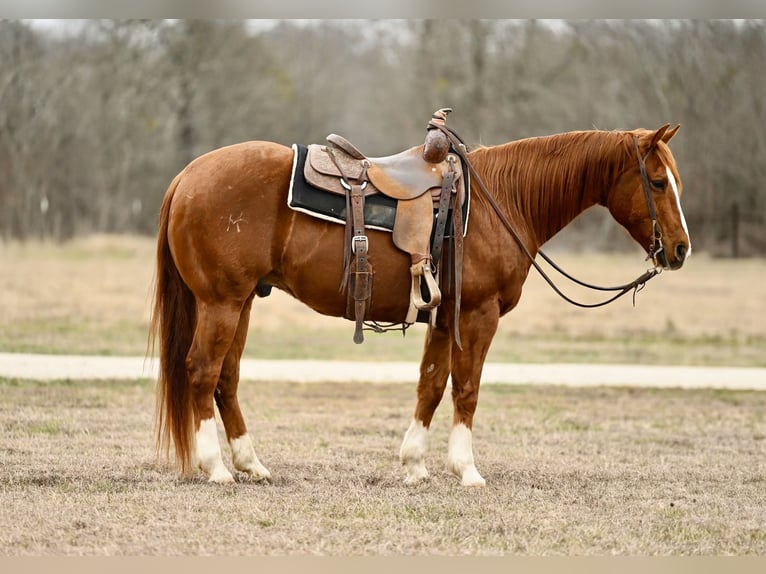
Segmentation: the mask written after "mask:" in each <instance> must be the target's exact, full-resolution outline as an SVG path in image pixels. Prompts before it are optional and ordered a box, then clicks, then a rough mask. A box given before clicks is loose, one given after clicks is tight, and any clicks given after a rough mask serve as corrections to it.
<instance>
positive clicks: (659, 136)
mask: <svg viewBox="0 0 766 574" xmlns="http://www.w3.org/2000/svg"><path fill="white" fill-rule="evenodd" d="M669 127H670V124H665V125H664V126H662V127H661V128H660V129H658V130H657V131H656V132H654V133H653V134H652V135H651V141H650V142H649V149H652V148H653V147H654V146H656V145H657V142H659V141H660V140H662V141H665V137H664V136H665V132H666V131H668V128H669Z"/></svg>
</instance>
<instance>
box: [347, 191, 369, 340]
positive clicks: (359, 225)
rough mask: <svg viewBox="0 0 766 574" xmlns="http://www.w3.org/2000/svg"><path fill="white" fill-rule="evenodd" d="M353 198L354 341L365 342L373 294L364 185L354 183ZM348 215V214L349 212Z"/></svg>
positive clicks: (350, 193) (350, 192) (351, 193)
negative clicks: (369, 301)
mask: <svg viewBox="0 0 766 574" xmlns="http://www.w3.org/2000/svg"><path fill="white" fill-rule="evenodd" d="M348 195H349V197H350V198H351V214H350V215H351V220H352V226H353V236H352V237H351V252H352V254H353V256H354V260H355V261H356V267H355V269H354V273H353V277H354V279H353V281H352V283H353V285H352V287H353V294H352V297H353V300H354V320H355V322H356V327H355V329H354V343H357V344H360V343H362V342H364V335H363V333H362V330H363V327H364V316H365V314H366V313H367V302H368V300H369V298H370V295H371V294H372V289H371V287H372V285H371V279H372V277H371V275H372V274H371V273H370V270H369V266H368V264H367V249H368V240H367V235H365V232H364V231H365V230H364V192H363V191H362V186H361V185H359V184H358V183H357V184H353V185H352V186H351V190H350V191H349V192H348ZM347 215H348V214H347Z"/></svg>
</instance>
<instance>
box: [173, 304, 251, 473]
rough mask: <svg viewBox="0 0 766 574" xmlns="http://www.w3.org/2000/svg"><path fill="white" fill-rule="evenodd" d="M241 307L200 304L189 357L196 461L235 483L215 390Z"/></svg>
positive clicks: (204, 470) (202, 466)
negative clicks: (221, 435) (221, 434)
mask: <svg viewBox="0 0 766 574" xmlns="http://www.w3.org/2000/svg"><path fill="white" fill-rule="evenodd" d="M239 317H240V309H238V308H234V309H232V308H230V307H222V306H218V307H209V306H207V305H204V304H198V306H197V327H196V329H195V331H194V340H193V342H192V346H191V349H190V350H189V354H188V356H187V359H186V368H187V371H188V374H189V384H190V386H191V391H192V409H193V411H194V424H195V449H194V452H195V463H196V465H197V466H198V467H199V469H200V470H201V471H202V472H204V473H205V474H206V475H207V476H208V478H209V479H210V481H211V482H219V483H226V482H234V477H233V476H232V474H231V472H229V470H228V469H227V468H226V466H225V465H224V463H223V458H222V457H221V445H220V443H219V441H218V429H217V427H216V423H215V408H214V406H213V393H214V391H215V389H216V387H217V385H218V379H219V377H220V375H221V367H222V365H223V361H224V357H225V356H226V355H227V353H228V351H229V348H230V347H231V343H232V339H233V338H234V334H235V331H236V329H237V325H238V323H239Z"/></svg>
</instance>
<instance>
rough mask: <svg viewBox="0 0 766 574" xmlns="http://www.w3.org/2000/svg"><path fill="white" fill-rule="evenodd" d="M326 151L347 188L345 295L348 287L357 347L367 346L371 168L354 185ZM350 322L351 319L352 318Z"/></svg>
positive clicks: (370, 273)
mask: <svg viewBox="0 0 766 574" xmlns="http://www.w3.org/2000/svg"><path fill="white" fill-rule="evenodd" d="M325 151H326V152H327V155H328V156H329V157H330V159H331V160H332V161H333V163H334V164H335V166H336V167H337V168H338V171H339V172H340V174H341V178H342V182H343V183H344V186H343V187H345V188H346V241H345V245H344V247H343V279H342V281H341V286H340V288H341V291H342V290H343V289H344V288H346V287H348V296H347V301H348V304H347V315H350V313H349V312H348V307H353V317H354V322H355V328H354V343H356V344H361V343H363V342H364V334H363V328H364V317H365V315H366V314H367V305H368V303H369V300H370V297H371V296H372V272H371V271H370V266H369V262H368V261H367V249H368V247H369V244H368V239H367V235H366V234H365V227H364V188H365V187H366V186H367V184H368V180H367V166H366V165H365V166H364V167H363V169H362V173H361V174H360V176H359V178H358V179H357V180H356V181H351V180H350V179H349V178H348V177H347V176H346V173H345V172H344V171H343V168H342V167H341V165H340V162H339V161H338V159H337V158H336V157H335V154H334V153H333V152H332V150H331V149H329V148H326V149H325ZM352 259H353V260H354V266H353V267H354V271H353V272H352V271H351V267H352V266H351V260H352ZM349 318H350V317H349Z"/></svg>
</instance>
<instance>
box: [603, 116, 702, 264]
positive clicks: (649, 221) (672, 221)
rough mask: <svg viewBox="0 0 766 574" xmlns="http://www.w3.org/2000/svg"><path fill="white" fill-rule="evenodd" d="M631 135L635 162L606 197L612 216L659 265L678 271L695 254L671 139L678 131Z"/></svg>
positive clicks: (630, 153)
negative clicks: (683, 207) (684, 210)
mask: <svg viewBox="0 0 766 574" xmlns="http://www.w3.org/2000/svg"><path fill="white" fill-rule="evenodd" d="M668 127H669V124H666V125H664V126H662V127H661V128H659V129H658V130H656V131H651V130H644V129H639V130H634V131H631V132H627V134H626V135H627V136H629V138H630V141H629V142H628V146H629V149H628V150H626V151H627V153H628V155H629V157H630V158H631V159H630V160H629V161H628V162H627V163H626V169H625V170H623V172H622V174H621V175H620V177H619V179H618V181H617V185H616V186H615V188H614V189H613V190H612V192H611V193H610V194H609V196H608V198H607V207H608V208H609V211H610V212H611V213H612V216H613V217H614V218H615V219H616V220H617V221H618V222H619V223H620V224H621V225H622V226H623V227H625V229H627V230H628V232H629V233H630V235H631V236H632V237H633V239H635V240H636V241H637V242H638V243H639V244H640V245H641V246H642V247H644V248H645V249H646V251H647V253H648V254H649V258H650V259H652V261H653V262H654V264H655V265H656V266H662V267H663V268H666V269H668V268H669V269H679V268H680V267H681V266H682V265H683V264H684V261H685V260H686V258H687V257H689V255H690V254H691V243H690V241H689V231H688V229H687V228H686V220H685V219H684V214H683V211H681V193H682V190H683V188H682V184H681V178H680V177H679V175H678V170H677V169H676V162H675V160H674V159H673V154H672V153H671V152H670V148H669V147H668V141H670V138H672V137H673V136H674V135H675V134H676V132H677V131H678V129H679V128H680V127H681V126H680V125H679V126H676V127H674V128H672V129H668Z"/></svg>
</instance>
